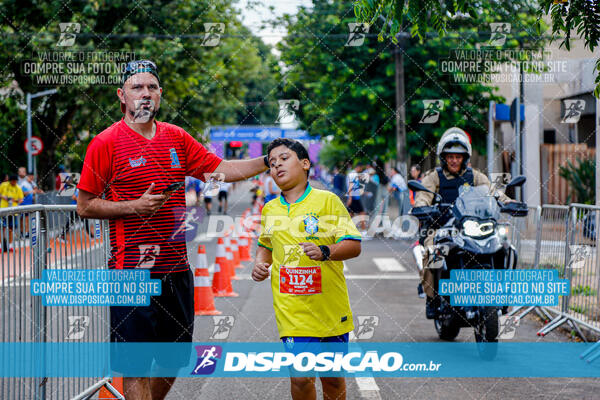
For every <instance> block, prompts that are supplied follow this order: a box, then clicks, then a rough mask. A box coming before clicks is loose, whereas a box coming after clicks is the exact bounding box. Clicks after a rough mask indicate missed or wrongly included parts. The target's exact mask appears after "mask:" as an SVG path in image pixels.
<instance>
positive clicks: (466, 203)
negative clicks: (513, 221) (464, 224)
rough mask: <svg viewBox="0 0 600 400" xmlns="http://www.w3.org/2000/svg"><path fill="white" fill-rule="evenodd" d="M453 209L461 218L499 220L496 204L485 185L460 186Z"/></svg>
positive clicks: (498, 210)
mask: <svg viewBox="0 0 600 400" xmlns="http://www.w3.org/2000/svg"><path fill="white" fill-rule="evenodd" d="M454 207H456V211H458V214H459V215H460V216H461V217H462V218H465V217H474V218H478V219H494V220H498V219H499V218H500V207H499V206H498V202H497V201H496V198H495V197H494V196H492V195H491V194H490V189H489V187H488V186H485V185H481V186H461V187H460V188H459V190H458V198H457V199H456V202H455V203H454Z"/></svg>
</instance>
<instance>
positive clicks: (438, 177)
mask: <svg viewBox="0 0 600 400" xmlns="http://www.w3.org/2000/svg"><path fill="white" fill-rule="evenodd" d="M437 156H438V158H439V160H440V164H441V166H440V167H437V168H434V169H432V170H430V171H428V172H427V173H426V174H425V176H424V177H423V180H422V181H421V184H422V185H423V186H425V187H426V188H427V189H429V190H431V191H432V192H434V193H438V194H439V195H440V196H441V197H442V201H441V202H442V203H447V204H453V203H454V201H455V200H456V199H457V198H458V195H459V187H460V186H463V185H469V186H480V185H486V186H488V187H489V186H490V181H489V179H488V178H487V176H485V175H484V174H483V173H482V172H480V171H478V170H476V169H473V168H471V167H469V166H468V164H469V159H470V158H471V143H470V142H469V138H468V136H467V134H466V132H465V131H463V130H462V129H460V128H457V127H452V128H450V129H448V130H447V131H446V132H444V134H443V135H442V138H441V139H440V142H439V143H438V146H437ZM498 196H499V197H498V199H499V200H500V201H502V202H511V201H514V200H512V199H510V198H509V197H507V196H506V195H505V194H504V193H498ZM433 200H434V195H433V194H432V193H428V192H424V191H419V192H417V193H416V195H415V205H414V207H423V206H430V205H432V204H433ZM444 218H445V219H446V221H447V218H448V217H447V216H444V214H442V217H441V219H444ZM446 221H444V220H442V221H438V222H439V224H438V225H439V226H442V225H443V224H444V223H445V222H446ZM434 235H435V232H434V233H429V234H428V235H427V236H426V238H425V240H424V242H423V246H424V248H425V251H424V252H423V269H422V270H421V271H420V272H421V284H422V287H423V290H424V291H425V294H426V295H427V299H426V306H425V315H426V317H427V319H434V318H435V316H436V309H437V307H439V296H437V293H435V289H434V288H435V286H434V279H435V278H434V272H433V271H432V270H431V269H430V267H431V266H430V265H428V262H429V258H430V253H431V251H430V249H432V248H433V247H432V246H433V238H434Z"/></svg>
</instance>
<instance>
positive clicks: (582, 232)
mask: <svg viewBox="0 0 600 400" xmlns="http://www.w3.org/2000/svg"><path fill="white" fill-rule="evenodd" d="M599 211H600V207H596V206H589V205H585V204H571V205H569V206H568V214H567V217H566V218H565V229H564V231H565V233H564V234H563V236H562V237H563V238H564V241H563V242H562V243H563V246H562V251H563V254H562V255H563V256H564V258H563V262H562V263H561V265H560V271H561V274H560V277H561V278H565V279H568V280H569V285H570V294H569V295H568V296H562V298H561V302H560V308H551V307H544V308H545V309H547V310H549V311H551V312H552V313H553V314H554V318H553V319H552V320H551V321H550V323H548V324H547V325H546V326H544V327H543V328H542V329H540V331H539V332H538V334H539V335H542V336H543V335H546V334H548V333H549V332H551V331H552V330H554V329H556V328H558V327H559V326H562V325H564V324H569V325H570V326H571V327H572V328H573V329H575V330H576V331H577V333H578V334H579V335H580V336H581V337H582V338H583V339H584V340H586V337H585V335H584V334H583V332H582V331H581V329H580V326H584V327H586V328H588V329H589V330H591V331H594V332H600V322H599V319H600V314H599V310H600V308H599V307H600V297H599V295H598V291H599V290H598V289H599V287H600V285H599V283H600V281H599V279H600V266H599V265H598V260H599V258H598V254H597V251H598V249H599V246H598V242H597V241H598V236H597V234H596V229H595V227H596V226H598V218H599V217H600V212H599Z"/></svg>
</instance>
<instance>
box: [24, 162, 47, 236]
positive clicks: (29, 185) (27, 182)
mask: <svg viewBox="0 0 600 400" xmlns="http://www.w3.org/2000/svg"><path fill="white" fill-rule="evenodd" d="M23 174H25V175H24V176H23V177H22V175H23ZM18 176H19V181H18V185H19V187H20V188H21V190H22V191H23V196H24V197H23V201H22V202H21V205H22V206H28V205H31V204H33V202H34V199H33V195H34V194H35V193H43V191H42V190H40V189H38V188H37V185H36V184H35V180H34V179H33V174H32V173H31V172H30V173H27V172H25V167H19V172H18ZM21 177H22V179H21ZM21 223H22V224H23V234H24V236H25V237H29V214H27V213H25V214H23V215H22V216H21Z"/></svg>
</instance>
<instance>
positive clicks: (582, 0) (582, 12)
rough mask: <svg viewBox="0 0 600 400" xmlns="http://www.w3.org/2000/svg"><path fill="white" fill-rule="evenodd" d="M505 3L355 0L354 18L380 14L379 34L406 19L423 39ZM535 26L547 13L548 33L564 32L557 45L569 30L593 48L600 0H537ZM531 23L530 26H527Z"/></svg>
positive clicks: (392, 31)
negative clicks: (458, 20)
mask: <svg viewBox="0 0 600 400" xmlns="http://www.w3.org/2000/svg"><path fill="white" fill-rule="evenodd" d="M510 7H511V6H510V5H509V2H498V1H493V2H492V1H490V2H471V1H466V0H459V1H448V0H445V1H439V0H402V1H400V0H358V1H357V2H356V3H355V13H356V17H357V19H358V21H361V22H367V23H374V22H375V21H376V20H377V19H378V18H379V17H382V18H383V19H384V20H385V21H386V24H384V25H383V26H382V28H381V30H380V33H381V35H388V34H389V35H390V36H391V37H395V35H396V34H397V33H398V32H400V31H402V30H403V28H404V26H405V23H406V21H407V20H408V21H410V25H411V28H410V32H411V34H412V35H413V36H417V37H419V38H421V39H423V38H424V37H425V36H426V34H427V33H428V32H431V31H435V32H437V33H438V34H440V35H443V34H444V33H445V32H446V31H447V28H448V26H449V25H451V21H452V19H453V18H454V17H455V16H456V15H460V14H462V15H468V16H469V17H471V18H474V19H479V18H480V16H481V15H482V14H483V13H486V12H489V11H491V10H499V11H500V12H501V11H502V10H503V9H509V8H510ZM534 14H535V15H537V21H536V22H535V27H536V28H537V31H538V33H542V32H544V31H545V29H544V24H543V22H542V18H543V17H544V16H546V15H548V14H549V15H550V17H551V19H552V32H553V33H555V34H559V35H561V34H562V35H564V37H563V38H562V41H561V46H564V47H565V48H566V49H567V50H569V49H570V39H571V31H573V30H574V31H576V32H577V35H579V36H580V37H582V38H583V39H584V41H585V46H586V47H587V48H588V49H589V50H590V51H594V49H596V48H597V47H598V44H599V41H600V1H599V0H569V1H565V2H557V1H556V0H540V1H539V2H537V8H536V9H535V12H534V13H532V14H530V15H534ZM531 26H534V25H531ZM595 69H596V71H597V72H598V75H597V76H596V84H597V85H596V89H595V91H594V95H595V96H596V97H600V59H598V61H597V62H596V67H595Z"/></svg>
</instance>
